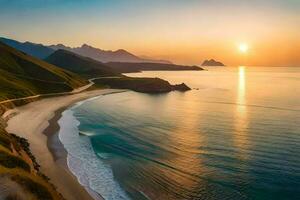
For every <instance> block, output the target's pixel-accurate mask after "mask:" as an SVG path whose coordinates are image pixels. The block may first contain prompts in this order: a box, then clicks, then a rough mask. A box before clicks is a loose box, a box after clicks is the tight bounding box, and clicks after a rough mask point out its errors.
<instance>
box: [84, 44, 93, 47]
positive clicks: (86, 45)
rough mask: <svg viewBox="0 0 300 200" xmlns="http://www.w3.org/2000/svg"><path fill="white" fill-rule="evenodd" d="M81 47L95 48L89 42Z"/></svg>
mask: <svg viewBox="0 0 300 200" xmlns="http://www.w3.org/2000/svg"><path fill="white" fill-rule="evenodd" d="M81 48H93V47H92V46H90V45H88V44H83V45H81Z"/></svg>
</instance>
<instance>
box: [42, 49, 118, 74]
mask: <svg viewBox="0 0 300 200" xmlns="http://www.w3.org/2000/svg"><path fill="white" fill-rule="evenodd" d="M45 61H47V62H49V63H51V64H53V65H56V66H59V67H61V68H63V69H66V70H69V71H71V72H74V73H77V74H79V75H82V76H84V77H89V78H90V77H100V76H118V75H120V74H119V73H117V72H115V71H114V70H113V69H112V68H110V67H109V66H106V65H105V64H103V63H101V62H99V61H96V60H93V59H91V58H88V57H83V56H81V55H78V54H75V53H73V52H70V51H67V50H63V49H59V50H57V51H55V52H54V53H53V54H51V55H50V56H48V57H47V58H46V59H45Z"/></svg>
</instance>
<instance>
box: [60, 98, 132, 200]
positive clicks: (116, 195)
mask: <svg viewBox="0 0 300 200" xmlns="http://www.w3.org/2000/svg"><path fill="white" fill-rule="evenodd" d="M100 97H101V96H98V97H94V98H90V99H88V100H84V101H81V102H78V103H76V104H75V105H74V106H73V107H71V108H70V109H68V110H66V111H64V112H63V113H62V117H61V119H60V120H58V124H59V126H60V130H59V139H60V141H61V142H62V144H63V145H64V148H65V149H66V151H67V152H68V154H67V164H68V167H69V169H70V171H71V172H72V173H73V174H74V175H75V176H76V177H77V179H78V181H79V183H80V184H81V185H83V186H84V187H85V188H86V190H87V191H88V192H90V190H92V191H94V192H96V193H98V194H100V195H101V196H102V197H103V198H104V199H109V200H127V199H130V198H129V197H128V195H127V194H126V192H125V191H124V190H122V188H121V187H120V185H119V184H118V183H117V182H116V181H115V180H114V177H113V172H112V170H111V168H110V166H109V165H107V164H105V163H104V162H103V161H101V159H100V158H98V157H97V155H96V154H95V152H94V151H93V148H92V145H91V142H90V139H89V137H80V136H79V134H78V133H79V130H78V126H79V125H80V122H79V121H78V120H77V119H76V118H75V116H74V111H73V109H75V108H77V107H79V106H81V105H82V104H84V103H86V102H88V101H93V100H95V99H98V98H100ZM92 196H93V197H94V198H95V199H99V197H97V196H96V195H92Z"/></svg>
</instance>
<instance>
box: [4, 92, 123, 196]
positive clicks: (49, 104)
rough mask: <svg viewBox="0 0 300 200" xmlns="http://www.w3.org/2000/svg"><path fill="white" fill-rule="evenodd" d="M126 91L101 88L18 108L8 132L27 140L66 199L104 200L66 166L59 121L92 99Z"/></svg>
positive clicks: (44, 170)
mask: <svg viewBox="0 0 300 200" xmlns="http://www.w3.org/2000/svg"><path fill="white" fill-rule="evenodd" d="M122 91H124V90H115V89H102V90H94V91H87V92H82V93H78V94H73V95H68V96H62V97H52V98H47V99H42V100H39V101H36V102H32V103H29V104H27V105H24V106H21V107H18V108H16V112H17V114H16V115H14V116H12V117H11V118H10V119H9V120H8V121H7V128H6V130H7V131H8V132H10V133H15V134H17V135H19V136H21V137H24V138H26V139H28V141H29V143H30V147H31V151H32V153H33V154H34V156H35V157H36V159H37V161H38V163H39V164H40V165H41V171H42V172H44V173H45V174H46V175H47V176H48V177H49V178H50V181H51V182H52V183H53V184H54V185H55V186H56V187H57V190H58V192H60V193H61V194H62V195H63V196H64V197H65V198H66V199H68V200H69V199H70V200H72V199H74V200H75V199H87V200H94V198H93V197H97V199H102V197H100V195H99V194H96V193H94V192H92V191H87V190H86V188H85V187H84V186H82V185H81V184H80V183H79V182H78V180H77V177H76V176H75V175H73V174H72V172H71V171H70V169H69V168H68V165H67V152H66V150H65V149H64V147H63V144H62V143H61V142H60V140H59V139H58V131H59V129H60V127H59V125H58V120H59V119H60V117H61V116H62V112H63V111H64V110H65V109H67V108H68V107H70V106H72V105H73V104H75V103H77V102H80V101H83V100H87V99H89V98H93V97H97V96H101V95H107V94H111V93H115V92H122Z"/></svg>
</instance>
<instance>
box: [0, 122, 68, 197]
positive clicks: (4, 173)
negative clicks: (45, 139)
mask: <svg viewBox="0 0 300 200" xmlns="http://www.w3.org/2000/svg"><path fill="white" fill-rule="evenodd" d="M0 199H20V200H22V199H44V200H54V199H57V200H60V199H63V197H62V196H61V195H60V194H59V193H58V192H57V191H56V189H55V187H54V186H53V185H52V184H51V183H50V182H49V180H48V178H47V177H46V176H45V175H43V174H41V173H40V171H39V165H38V164H37V163H36V161H35V158H34V157H33V155H32V154H31V152H30V149H29V144H28V142H27V141H26V140H25V139H23V138H20V137H18V136H15V135H12V134H9V133H7V132H6V131H5V130H4V128H3V127H2V125H1V124H0Z"/></svg>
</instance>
